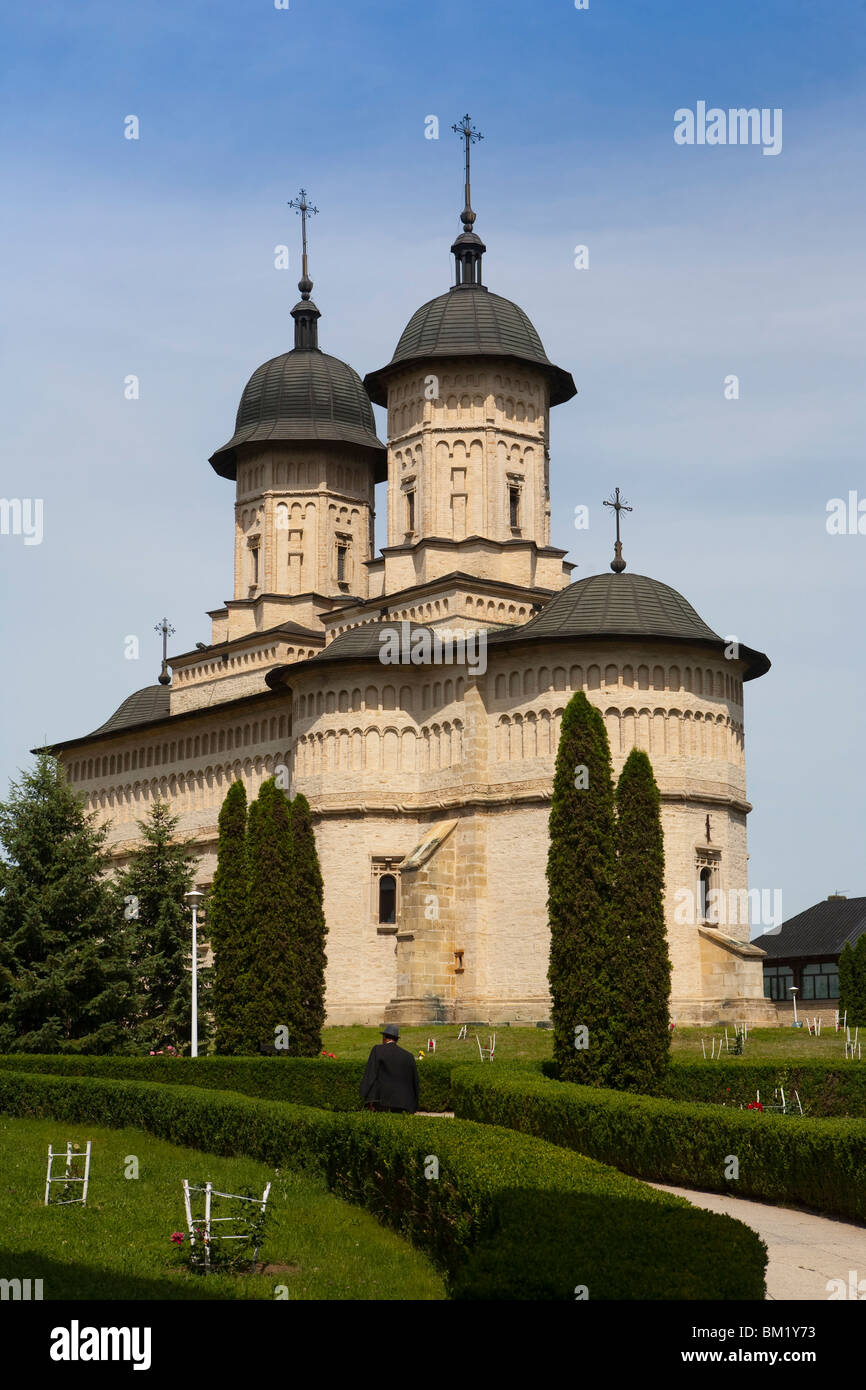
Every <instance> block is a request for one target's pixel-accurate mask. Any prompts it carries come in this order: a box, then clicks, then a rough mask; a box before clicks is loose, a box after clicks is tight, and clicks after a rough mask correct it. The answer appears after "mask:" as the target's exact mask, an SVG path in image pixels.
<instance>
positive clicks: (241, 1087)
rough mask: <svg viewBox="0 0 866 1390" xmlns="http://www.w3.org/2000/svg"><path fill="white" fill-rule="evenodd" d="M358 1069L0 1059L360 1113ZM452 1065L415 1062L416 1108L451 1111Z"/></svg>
mask: <svg viewBox="0 0 866 1390" xmlns="http://www.w3.org/2000/svg"><path fill="white" fill-rule="evenodd" d="M364 1065H365V1064H364V1062H350V1061H346V1062H342V1061H340V1060H337V1061H332V1060H331V1059H330V1058H328V1057H90V1056H87V1057H84V1056H80V1057H79V1056H69V1055H62V1054H58V1053H51V1054H39V1055H32V1056H31V1055H29V1054H27V1053H23V1052H19V1053H7V1054H5V1055H3V1056H0V1069H4V1070H11V1071H26V1072H48V1073H50V1074H52V1075H60V1076H90V1077H102V1078H103V1079H105V1080H116V1081H160V1082H163V1083H169V1084H171V1085H175V1086H205V1087H208V1088H211V1089H213V1090H217V1091H240V1092H241V1094H242V1095H247V1096H260V1097H262V1099H264V1100H285V1101H290V1102H292V1103H293V1104H296V1105H313V1106H316V1107H319V1108H321V1109H323V1110H361V1108H362V1102H361V1098H360V1094H359V1090H360V1085H361V1077H362V1076H363V1075H364ZM452 1067H453V1063H451V1062H442V1061H438V1062H437V1061H436V1060H435V1059H433V1058H430V1059H428V1058H426V1057H425V1058H424V1060H423V1061H422V1062H419V1064H418V1074H419V1077H420V1109H422V1110H433V1111H437V1110H450V1109H451V1070H452Z"/></svg>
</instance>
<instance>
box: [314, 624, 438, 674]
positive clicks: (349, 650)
mask: <svg viewBox="0 0 866 1390" xmlns="http://www.w3.org/2000/svg"><path fill="white" fill-rule="evenodd" d="M401 627H402V623H401V621H400V620H399V619H397V618H392V619H391V621H390V622H384V623H362V624H361V625H360V626H359V627H350V628H349V630H348V632H341V633H340V636H339V637H335V638H334V640H333V642H329V643H328V645H327V647H325V649H324V651H321V652H317V653H316V655H315V656H311V657H308V658H307V660H308V663H309V664H310V665H313V664H315V663H316V662H323V661H334V660H340V661H369V660H371V659H375V660H376V661H378V660H379V653H380V652H381V650H382V642H381V634H382V633H383V632H396V633H397V634H398V637H399V636H400V635H401ZM419 629H420V630H421V631H426V632H433V631H434V629H433V628H430V627H427V625H426V623H412V622H410V623H409V631H410V633H412V632H417V631H419Z"/></svg>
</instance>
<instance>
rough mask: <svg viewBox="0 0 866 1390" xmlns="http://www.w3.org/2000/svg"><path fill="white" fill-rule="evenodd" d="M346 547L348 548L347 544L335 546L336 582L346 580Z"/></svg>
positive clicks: (341, 582)
mask: <svg viewBox="0 0 866 1390" xmlns="http://www.w3.org/2000/svg"><path fill="white" fill-rule="evenodd" d="M348 549H349V547H348V546H347V545H338V546H337V583H338V584H345V582H346V552H347V551H348Z"/></svg>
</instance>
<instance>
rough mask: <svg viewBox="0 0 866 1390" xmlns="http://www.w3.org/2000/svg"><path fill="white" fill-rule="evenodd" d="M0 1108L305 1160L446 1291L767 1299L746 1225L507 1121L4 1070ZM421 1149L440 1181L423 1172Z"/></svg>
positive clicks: (759, 1247)
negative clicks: (431, 1270)
mask: <svg viewBox="0 0 866 1390" xmlns="http://www.w3.org/2000/svg"><path fill="white" fill-rule="evenodd" d="M277 1065H278V1066H279V1065H284V1064H283V1063H278V1064H277ZM0 1111H3V1112H5V1113H7V1114H12V1115H19V1116H34V1115H36V1116H40V1115H51V1116H53V1117H55V1118H56V1119H62V1120H67V1121H71V1122H76V1123H80V1122H88V1121H89V1122H91V1123H94V1124H107V1125H111V1126H115V1127H121V1126H124V1125H132V1126H135V1127H137V1128H139V1129H144V1130H146V1131H147V1132H148V1133H150V1134H154V1135H156V1136H158V1137H159V1138H163V1139H168V1140H170V1141H171V1142H173V1143H176V1144H183V1145H188V1146H191V1147H194V1148H198V1149H203V1150H205V1151H208V1152H211V1153H219V1154H243V1155H245V1156H248V1157H250V1158H256V1159H259V1160H260V1161H262V1162H265V1163H269V1164H273V1165H285V1166H288V1167H303V1168H308V1169H309V1168H312V1169H315V1170H318V1171H320V1172H322V1173H324V1174H325V1175H326V1177H327V1180H328V1183H329V1185H330V1187H331V1189H332V1190H333V1191H334V1192H335V1193H337V1194H338V1195H339V1196H341V1197H344V1198H346V1199H348V1200H349V1201H352V1202H357V1203H359V1204H361V1205H363V1206H366V1207H368V1208H369V1209H370V1210H371V1211H372V1212H373V1213H374V1214H375V1215H376V1216H377V1217H378V1218H379V1219H380V1220H382V1221H385V1222H387V1223H388V1224H390V1225H392V1226H394V1227H395V1228H396V1229H397V1230H398V1231H400V1232H401V1233H402V1234H403V1235H405V1236H407V1237H408V1238H409V1239H410V1240H411V1241H412V1242H413V1243H414V1244H415V1245H417V1246H419V1247H420V1248H421V1249H423V1250H425V1251H426V1252H427V1253H428V1255H430V1257H431V1258H432V1259H433V1260H435V1261H436V1263H437V1264H439V1265H440V1267H441V1268H442V1269H443V1270H444V1271H445V1273H446V1276H447V1278H448V1281H449V1287H450V1292H451V1296H452V1297H453V1298H459V1299H494V1298H496V1299H547V1300H559V1301H572V1300H573V1299H574V1298H575V1296H576V1290H577V1288H578V1287H579V1286H585V1287H586V1289H587V1291H588V1296H589V1298H591V1299H743V1298H745V1299H761V1298H762V1297H763V1294H764V1268H765V1264H766V1248H765V1246H764V1244H763V1242H762V1241H761V1240H760V1239H759V1238H758V1236H757V1235H756V1234H755V1233H754V1232H753V1231H751V1230H749V1229H748V1227H746V1226H744V1225H742V1224H741V1223H740V1222H738V1221H734V1220H733V1219H732V1218H731V1217H728V1216H716V1215H713V1214H711V1213H709V1212H703V1211H699V1210H697V1209H696V1208H693V1207H690V1206H689V1205H688V1204H687V1203H686V1202H683V1201H682V1200H681V1199H679V1198H672V1197H670V1196H669V1195H667V1194H665V1193H659V1192H656V1191H655V1190H654V1189H651V1188H646V1187H644V1186H642V1185H641V1184H638V1183H635V1182H634V1181H633V1180H632V1179H631V1178H627V1177H625V1176H624V1175H623V1174H621V1173H618V1172H616V1171H615V1170H613V1169H611V1168H608V1167H605V1166H603V1165H601V1164H599V1163H595V1162H593V1161H592V1160H591V1159H586V1158H583V1157H578V1156H576V1155H574V1154H570V1153H567V1152H566V1151H565V1150H563V1149H560V1148H556V1147H555V1146H553V1145H550V1144H546V1143H544V1142H542V1141H541V1140H538V1139H534V1138H530V1137H528V1136H525V1135H518V1134H515V1133H513V1132H512V1131H511V1130H507V1129H499V1128H488V1127H486V1126H484V1127H482V1126H479V1125H475V1124H471V1123H463V1122H461V1121H459V1120H425V1119H418V1118H413V1117H410V1116H400V1115H373V1114H369V1113H362V1114H359V1115H347V1114H339V1115H338V1114H335V1113H334V1112H328V1111H325V1110H315V1109H310V1108H307V1107H303V1106H297V1105H290V1104H287V1103H285V1102H278V1101H263V1100H256V1099H253V1098H250V1097H247V1096H241V1095H237V1094H234V1093H229V1092H220V1091H208V1092H207V1093H204V1092H203V1091H202V1090H201V1089H200V1088H198V1087H191V1086H165V1085H158V1084H154V1083H147V1082H130V1081H109V1080H95V1079H92V1078H81V1077H71V1076H47V1075H40V1074H36V1073H20V1072H13V1071H9V1070H4V1071H2V1072H0ZM431 1156H435V1157H436V1158H437V1160H438V1164H439V1176H438V1179H437V1180H433V1179H432V1178H428V1177H427V1176H426V1172H427V1171H430V1170H429V1163H428V1160H429V1158H430V1157H431ZM95 1180H96V1179H95V1178H94V1181H95Z"/></svg>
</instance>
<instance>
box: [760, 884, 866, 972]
mask: <svg viewBox="0 0 866 1390" xmlns="http://www.w3.org/2000/svg"><path fill="white" fill-rule="evenodd" d="M864 931H866V898H835V897H834V898H828V899H827V900H826V902H820V903H816V904H815V906H814V907H807V908H806V910H805V911H804V912H798V913H797V915H796V917H790V918H789V919H788V921H787V922H783V923H782V926H781V927H780V929H779V930H778V931H777V932H764V934H763V936H759V937H756V938H755V940H754V941H753V942H752V945H753V946H760V948H761V950H762V951H766V953H767V955H768V956H782V957H788V956H791V957H798V956H838V955H839V954H840V952H841V950H842V947H843V946H844V945H845V943H846V941H847V942H848V943H849V945H851V946H853V945H854V944H855V942H856V941H857V939H858V937H860V936H862V934H863V932H864Z"/></svg>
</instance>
